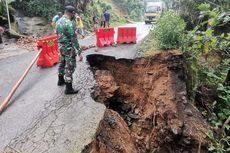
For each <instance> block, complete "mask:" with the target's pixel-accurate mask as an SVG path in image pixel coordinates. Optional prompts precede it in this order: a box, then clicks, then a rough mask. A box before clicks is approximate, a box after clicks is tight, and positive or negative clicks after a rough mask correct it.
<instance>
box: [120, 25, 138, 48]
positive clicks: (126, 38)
mask: <svg viewBox="0 0 230 153" xmlns="http://www.w3.org/2000/svg"><path fill="white" fill-rule="evenodd" d="M136 34H137V28H136V27H119V28H118V36H117V43H119V44H123V43H127V44H130V43H134V44H136V42H137V36H136Z"/></svg>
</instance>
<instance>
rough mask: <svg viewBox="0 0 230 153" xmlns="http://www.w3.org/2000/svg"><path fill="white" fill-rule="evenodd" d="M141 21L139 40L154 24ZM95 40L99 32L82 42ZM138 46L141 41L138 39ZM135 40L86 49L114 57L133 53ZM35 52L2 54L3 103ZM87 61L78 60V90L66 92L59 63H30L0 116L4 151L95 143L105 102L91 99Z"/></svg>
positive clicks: (54, 151)
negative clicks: (44, 65)
mask: <svg viewBox="0 0 230 153" xmlns="http://www.w3.org/2000/svg"><path fill="white" fill-rule="evenodd" d="M131 26H137V37H138V42H141V40H142V39H143V38H144V37H145V36H146V35H147V34H148V33H149V30H150V27H149V26H146V25H144V24H142V23H138V24H135V25H131ZM80 43H81V44H82V45H91V44H94V43H95V37H91V38H88V39H86V40H83V41H80ZM137 45H138V44H137ZM137 45H122V46H118V47H106V48H102V49H99V50H98V52H95V49H91V50H89V51H87V52H86V53H84V54H85V55H86V54H95V53H96V54H104V55H110V56H114V57H116V58H134V56H135V55H136V48H137ZM35 54H36V53H35V52H30V53H25V54H21V55H18V56H12V57H8V58H4V59H0V65H1V68H0V78H1V79H0V102H1V101H2V100H3V99H4V97H5V96H6V95H7V93H8V92H9V91H10V89H11V87H12V86H13V85H14V83H15V82H16V81H17V79H18V78H19V77H20V76H21V75H22V73H23V71H24V70H25V69H26V67H27V65H28V64H29V63H30V61H31V60H32V59H33V57H34V56H35ZM88 68H89V66H88V64H87V63H86V62H78V63H77V68H76V71H75V76H74V78H75V79H74V87H75V88H77V89H79V90H80V92H79V94H77V95H74V96H65V95H64V87H57V85H56V83H57V66H55V67H53V68H49V69H41V68H38V67H36V66H34V67H33V68H32V70H31V71H30V73H29V75H28V76H27V77H26V79H25V80H24V81H23V83H22V85H21V86H20V87H19V89H18V90H17V92H16V94H15V95H14V97H13V98H12V100H11V104H10V105H9V107H8V109H7V110H6V111H5V112H4V113H3V114H1V116H0V152H4V153H72V152H74V153H80V152H81V150H82V149H83V148H84V146H85V145H87V144H88V143H90V142H91V140H92V138H93V137H94V134H95V133H96V129H97V127H98V125H99V123H100V121H101V119H102V118H103V115H104V112H105V106H104V105H102V104H99V103H96V102H95V101H94V100H93V99H92V98H91V95H90V94H91V92H92V87H93V86H94V85H95V79H94V77H93V74H92V72H91V71H90V70H89V69H88Z"/></svg>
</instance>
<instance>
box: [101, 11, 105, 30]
mask: <svg viewBox="0 0 230 153" xmlns="http://www.w3.org/2000/svg"><path fill="white" fill-rule="evenodd" d="M101 27H103V28H105V11H103V13H102V14H101Z"/></svg>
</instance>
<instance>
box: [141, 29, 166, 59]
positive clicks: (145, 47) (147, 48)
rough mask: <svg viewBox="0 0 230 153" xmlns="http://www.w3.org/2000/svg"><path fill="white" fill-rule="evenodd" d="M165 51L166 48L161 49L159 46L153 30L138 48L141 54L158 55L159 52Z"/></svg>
mask: <svg viewBox="0 0 230 153" xmlns="http://www.w3.org/2000/svg"><path fill="white" fill-rule="evenodd" d="M163 51H164V50H161V49H159V48H158V47H157V43H156V41H155V40H154V38H153V35H152V34H151V32H150V34H149V35H148V36H147V37H146V38H145V40H144V41H143V42H142V44H141V45H140V47H139V48H138V52H139V53H140V54H141V56H152V55H156V54H158V53H161V52H163Z"/></svg>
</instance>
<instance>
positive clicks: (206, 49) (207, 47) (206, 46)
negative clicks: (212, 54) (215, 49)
mask: <svg viewBox="0 0 230 153" xmlns="http://www.w3.org/2000/svg"><path fill="white" fill-rule="evenodd" d="M209 46H210V43H209V42H205V43H204V48H203V52H204V54H205V55H208V52H209Z"/></svg>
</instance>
